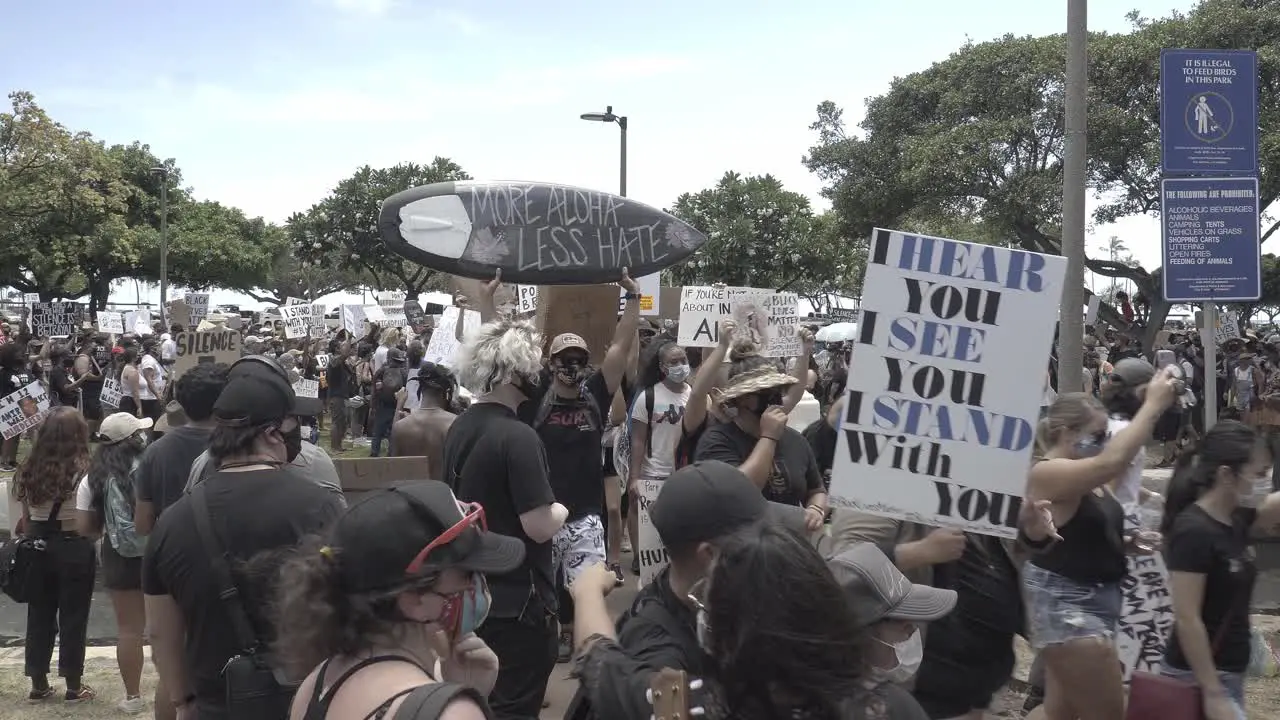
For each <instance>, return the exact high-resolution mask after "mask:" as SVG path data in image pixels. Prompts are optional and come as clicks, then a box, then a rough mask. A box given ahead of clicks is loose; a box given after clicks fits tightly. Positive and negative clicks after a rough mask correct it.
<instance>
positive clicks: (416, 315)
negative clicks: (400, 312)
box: [404, 300, 427, 332]
mask: <svg viewBox="0 0 1280 720" xmlns="http://www.w3.org/2000/svg"><path fill="white" fill-rule="evenodd" d="M404 321H405V324H406V325H408V326H409V327H411V328H413V331H414V332H422V330H423V329H424V328H425V327H427V313H426V312H425V311H424V310H423V309H422V303H420V302H418V301H417V300H405V301H404Z"/></svg>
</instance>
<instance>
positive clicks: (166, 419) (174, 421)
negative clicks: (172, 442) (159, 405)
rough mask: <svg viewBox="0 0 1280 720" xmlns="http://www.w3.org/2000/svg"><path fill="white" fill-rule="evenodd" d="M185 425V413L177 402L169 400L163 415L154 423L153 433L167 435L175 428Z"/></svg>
mask: <svg viewBox="0 0 1280 720" xmlns="http://www.w3.org/2000/svg"><path fill="white" fill-rule="evenodd" d="M186 424H187V413H186V412H185V411H184V410H183V409H182V406H181V405H179V404H178V401H177V400H170V401H169V404H168V405H165V406H164V415H163V416H162V417H161V418H160V419H159V420H158V421H156V425H155V431H156V432H157V433H167V432H169V431H170V430H171V429H173V428H176V427H182V426H183V425H186Z"/></svg>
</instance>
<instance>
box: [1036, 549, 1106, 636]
mask: <svg viewBox="0 0 1280 720" xmlns="http://www.w3.org/2000/svg"><path fill="white" fill-rule="evenodd" d="M1022 588H1023V591H1024V595H1025V598H1026V606H1027V628H1028V630H1029V631H1030V635H1031V638H1030V639H1031V646H1032V647H1033V648H1035V649H1037V650H1039V649H1041V648H1045V647H1048V646H1050V645H1061V644H1062V643H1065V642H1068V641H1070V640H1082V639H1085V638H1105V639H1111V638H1114V637H1115V634H1116V628H1117V626H1118V625H1119V623H1120V607H1121V594H1120V583H1119V582H1114V583H1082V582H1077V581H1075V580H1072V579H1070V578H1066V577H1063V576H1061V575H1059V574H1057V573H1055V572H1051V571H1049V570H1045V569H1044V568H1042V567H1039V566H1036V565H1033V564H1032V563H1027V564H1026V565H1024V566H1023V569H1022Z"/></svg>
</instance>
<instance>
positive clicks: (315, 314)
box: [311, 303, 329, 340]
mask: <svg viewBox="0 0 1280 720" xmlns="http://www.w3.org/2000/svg"><path fill="white" fill-rule="evenodd" d="M328 334H329V328H328V326H326V325H325V322H324V303H312V305H311V337H313V338H315V339H317V340H319V339H320V338H323V337H324V336H325V335H328Z"/></svg>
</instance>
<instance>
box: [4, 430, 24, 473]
mask: <svg viewBox="0 0 1280 720" xmlns="http://www.w3.org/2000/svg"><path fill="white" fill-rule="evenodd" d="M21 441H22V439H21V437H20V436H18V435H14V436H13V437H11V438H9V439H8V440H5V441H4V442H3V443H0V468H5V469H10V470H12V469H13V468H14V466H16V465H17V464H18V443H19V442H21Z"/></svg>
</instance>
